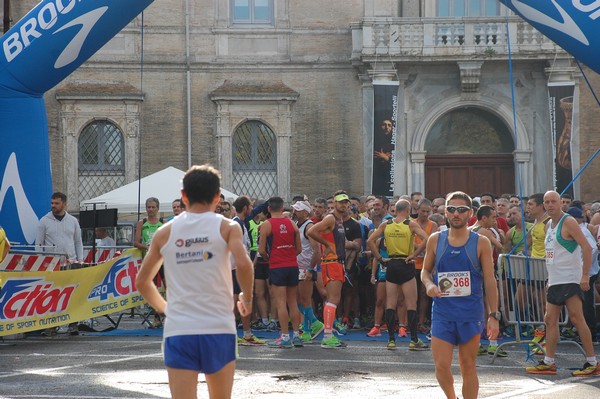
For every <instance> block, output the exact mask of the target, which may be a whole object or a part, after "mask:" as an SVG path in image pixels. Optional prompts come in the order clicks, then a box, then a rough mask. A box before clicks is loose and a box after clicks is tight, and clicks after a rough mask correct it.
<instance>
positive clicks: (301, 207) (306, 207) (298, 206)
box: [292, 201, 312, 213]
mask: <svg viewBox="0 0 600 399" xmlns="http://www.w3.org/2000/svg"><path fill="white" fill-rule="evenodd" d="M292 208H294V210H296V211H306V212H308V213H310V212H312V208H311V207H310V204H309V203H308V202H306V201H296V203H294V205H292Z"/></svg>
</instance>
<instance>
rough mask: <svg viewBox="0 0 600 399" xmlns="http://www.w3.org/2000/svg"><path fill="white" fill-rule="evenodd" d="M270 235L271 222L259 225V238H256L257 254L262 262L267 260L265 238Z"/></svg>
mask: <svg viewBox="0 0 600 399" xmlns="http://www.w3.org/2000/svg"><path fill="white" fill-rule="evenodd" d="M269 234H271V222H269V221H268V220H267V221H265V222H264V223H263V224H261V225H260V230H259V238H258V253H259V254H260V256H261V257H262V258H263V259H264V260H268V259H269V254H268V253H267V238H268V237H269Z"/></svg>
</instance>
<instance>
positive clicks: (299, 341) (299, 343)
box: [292, 336, 304, 348]
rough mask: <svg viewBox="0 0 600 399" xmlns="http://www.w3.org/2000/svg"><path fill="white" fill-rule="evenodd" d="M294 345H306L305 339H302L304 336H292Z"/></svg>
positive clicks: (299, 346)
mask: <svg viewBox="0 0 600 399" xmlns="http://www.w3.org/2000/svg"><path fill="white" fill-rule="evenodd" d="M292 345H294V347H296V348H302V347H303V346H304V341H302V338H300V337H299V336H295V337H294V338H292Z"/></svg>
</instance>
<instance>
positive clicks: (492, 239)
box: [477, 227, 503, 250]
mask: <svg viewBox="0 0 600 399" xmlns="http://www.w3.org/2000/svg"><path fill="white" fill-rule="evenodd" d="M477 234H479V235H480V236H483V237H486V238H487V239H488V240H489V241H490V243H491V245H493V246H494V247H496V249H498V250H502V248H503V247H502V243H501V242H500V241H499V240H498V239H497V238H496V237H495V236H494V233H492V232H491V231H490V230H489V229H486V228H484V227H482V228H480V229H479V230H477Z"/></svg>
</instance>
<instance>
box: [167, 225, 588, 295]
mask: <svg viewBox="0 0 600 399" xmlns="http://www.w3.org/2000/svg"><path fill="white" fill-rule="evenodd" d="M566 217H568V215H566V214H565V215H564V216H563V217H562V218H561V219H560V221H559V222H558V223H557V224H556V226H553V225H552V220H550V221H549V222H548V230H547V231H546V239H545V246H546V267H547V268H548V286H549V287H550V286H553V285H557V284H571V283H572V284H579V283H581V277H582V276H583V265H582V263H581V247H580V246H579V245H577V243H576V242H575V241H573V240H565V239H564V238H562V236H561V230H562V222H563V221H564V220H565V218H566ZM559 227H560V228H559ZM565 246H570V247H572V251H569V250H567V248H565ZM167 281H168V280H167ZM167 284H168V283H167Z"/></svg>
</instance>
